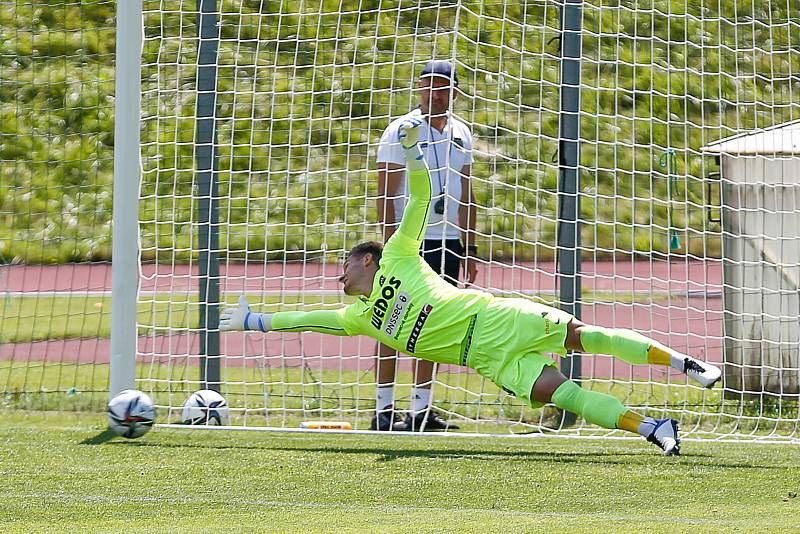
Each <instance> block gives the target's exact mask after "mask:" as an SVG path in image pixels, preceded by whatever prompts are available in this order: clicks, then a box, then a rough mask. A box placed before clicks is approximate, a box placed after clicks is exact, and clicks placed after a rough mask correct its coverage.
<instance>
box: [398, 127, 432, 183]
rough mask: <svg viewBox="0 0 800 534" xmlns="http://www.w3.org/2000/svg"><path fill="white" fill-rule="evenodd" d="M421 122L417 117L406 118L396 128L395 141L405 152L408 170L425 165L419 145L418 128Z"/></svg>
mask: <svg viewBox="0 0 800 534" xmlns="http://www.w3.org/2000/svg"><path fill="white" fill-rule="evenodd" d="M423 122H425V121H423V120H422V119H418V118H413V119H406V120H404V121H403V122H402V123H400V127H399V128H398V129H397V141H398V142H399V143H400V146H402V147H403V149H404V150H405V152H406V161H407V163H406V166H407V167H408V169H409V170H416V169H422V168H424V167H425V160H424V159H423V157H422V150H421V149H420V147H419V136H420V128H421V127H422V123H423Z"/></svg>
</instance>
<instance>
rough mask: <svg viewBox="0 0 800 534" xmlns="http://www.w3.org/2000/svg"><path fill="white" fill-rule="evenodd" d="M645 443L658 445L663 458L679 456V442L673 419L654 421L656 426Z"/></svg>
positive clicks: (676, 424)
mask: <svg viewBox="0 0 800 534" xmlns="http://www.w3.org/2000/svg"><path fill="white" fill-rule="evenodd" d="M647 441H649V442H650V443H655V444H656V445H658V446H659V447H660V448H661V450H662V451H664V456H679V455H680V453H681V440H680V438H679V437H678V422H677V421H676V420H674V419H656V426H655V427H654V428H653V431H652V432H650V435H649V436H647Z"/></svg>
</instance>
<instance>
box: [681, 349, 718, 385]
mask: <svg viewBox="0 0 800 534" xmlns="http://www.w3.org/2000/svg"><path fill="white" fill-rule="evenodd" d="M676 363H677V364H678V365H679V367H678V369H679V370H680V371H681V372H682V373H683V374H685V375H686V376H688V377H689V378H691V379H692V380H694V381H695V382H699V383H700V385H702V386H703V387H705V388H709V389H710V388H712V387H714V384H716V383H717V382H719V380H720V378H722V370H721V369H720V368H719V367H717V366H716V365H711V364H710V363H706V362H701V361H700V360H695V359H694V358H692V357H691V356H685V355H681V356H680V361H679V362H676Z"/></svg>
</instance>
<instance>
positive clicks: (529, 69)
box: [111, 0, 800, 441]
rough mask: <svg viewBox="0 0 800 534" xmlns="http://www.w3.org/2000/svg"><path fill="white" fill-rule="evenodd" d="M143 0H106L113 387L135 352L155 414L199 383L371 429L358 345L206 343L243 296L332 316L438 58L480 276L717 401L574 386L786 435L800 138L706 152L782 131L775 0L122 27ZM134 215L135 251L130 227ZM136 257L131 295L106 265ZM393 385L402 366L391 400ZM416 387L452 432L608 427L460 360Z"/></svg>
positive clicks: (789, 97)
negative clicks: (673, 362) (386, 149)
mask: <svg viewBox="0 0 800 534" xmlns="http://www.w3.org/2000/svg"><path fill="white" fill-rule="evenodd" d="M138 4H139V2H121V3H120V8H119V9H120V14H122V12H123V10H130V11H131V13H127V12H126V13H125V14H124V16H123V17H121V18H120V20H118V23H119V24H120V26H118V28H120V29H119V33H118V35H117V37H118V39H124V40H125V41H126V42H125V46H121V44H122V43H119V42H118V46H117V50H118V54H117V73H118V76H119V77H118V78H117V101H116V104H117V110H116V113H117V126H116V132H117V142H118V144H117V150H116V152H115V167H116V171H117V174H116V179H115V204H114V207H115V226H114V228H115V232H120V233H119V234H116V233H115V240H114V264H115V271H114V282H115V285H114V299H113V302H114V314H115V320H114V330H113V331H112V334H111V335H112V338H111V339H112V359H111V364H112V371H111V380H112V381H111V392H112V393H113V392H114V391H116V390H117V389H119V388H121V387H126V386H128V385H130V383H129V378H128V377H129V373H130V371H131V368H130V364H131V362H132V360H131V359H130V358H128V359H127V360H126V362H125V363H123V360H124V359H123V358H117V356H116V355H117V354H118V353H119V354H122V353H123V352H124V353H126V354H134V353H135V355H136V356H135V358H136V370H135V373H136V379H135V383H136V387H137V388H139V389H141V390H143V391H145V392H147V393H148V394H149V395H151V396H152V397H153V398H154V399H155V400H156V402H157V404H158V406H159V410H160V414H161V416H160V417H161V421H162V422H177V421H178V420H179V418H180V408H181V405H182V403H183V401H184V400H185V399H186V397H188V395H189V394H191V393H192V392H193V391H195V390H198V389H202V388H204V387H212V388H214V389H219V390H220V392H221V393H222V394H223V395H224V396H225V397H226V398H227V400H228V403H229V404H230V406H231V415H232V423H231V424H232V425H234V426H236V427H237V428H280V429H296V428H297V427H298V425H299V423H300V422H301V421H307V420H341V421H348V422H350V423H352V425H353V426H354V427H355V428H360V429H363V428H366V426H367V425H368V424H369V419H370V418H371V416H372V415H373V414H374V390H375V387H376V380H375V376H374V366H375V350H376V347H375V343H374V342H373V341H371V340H367V339H362V338H336V337H324V336H321V335H318V334H311V333H307V334H283V335H277V334H270V335H269V336H265V335H262V334H259V333H248V334H232V333H231V334H224V335H222V336H220V335H219V332H218V330H217V326H216V324H215V321H216V317H217V316H218V313H219V308H220V306H223V305H224V304H225V303H226V302H227V303H232V302H234V301H235V299H236V298H237V297H238V296H239V295H240V294H246V295H247V296H248V298H249V299H250V301H251V303H254V305H255V308H257V309H258V310H259V311H277V310H288V309H297V310H310V309H317V308H327V309H331V308H335V307H338V306H341V305H342V304H343V303H347V302H349V300H348V299H347V298H346V297H345V296H344V295H343V294H342V293H341V291H340V289H339V287H338V284H337V282H336V277H337V276H338V274H339V272H340V269H341V260H342V258H343V255H344V253H345V252H346V251H347V250H349V249H350V248H351V247H352V246H353V245H355V244H357V243H359V242H361V241H364V240H367V239H377V238H379V235H380V228H379V225H378V218H377V214H376V208H375V200H376V196H377V164H376V149H377V146H378V141H379V138H380V135H381V133H382V131H383V129H384V128H386V126H387V125H388V124H389V123H390V122H391V120H393V119H394V118H397V117H399V116H400V115H402V114H404V113H407V112H408V111H410V110H411V109H412V108H413V107H414V106H415V105H416V103H417V95H416V92H415V84H416V79H417V77H418V75H419V72H420V70H421V68H422V66H423V65H424V64H425V62H426V61H428V60H430V59H433V58H437V59H448V60H451V61H452V62H453V64H454V65H455V67H456V69H457V71H458V75H459V78H460V87H459V94H458V96H457V98H456V99H455V100H454V102H453V105H452V109H451V113H452V115H453V116H454V117H457V118H459V119H460V120H463V121H464V122H465V123H466V124H467V125H468V126H469V127H470V128H471V129H472V131H473V134H474V140H475V142H474V154H473V155H474V164H473V165H472V176H471V181H472V184H473V189H474V192H475V197H476V209H477V213H478V221H477V234H478V237H477V245H478V250H479V252H478V256H479V258H478V261H479V277H478V281H477V285H478V286H480V287H482V288H485V289H487V290H489V291H492V292H495V293H497V294H502V295H515V296H527V297H529V298H533V299H537V300H540V301H542V302H546V303H549V304H553V305H556V306H565V305H567V306H571V308H570V309H572V310H574V311H575V312H576V314H579V316H580V317H581V319H582V320H583V321H584V322H588V323H596V324H601V325H604V326H616V327H626V328H634V329H636V330H638V331H640V332H642V333H643V334H645V335H647V336H649V337H652V338H655V339H658V340H659V341H662V342H664V343H666V344H668V345H670V346H672V347H674V348H675V349H677V350H680V351H682V352H686V353H689V354H691V355H693V356H696V357H698V358H701V359H707V360H709V361H714V362H717V363H719V364H720V365H723V366H724V367H725V380H724V382H723V387H722V388H717V389H715V390H712V391H706V390H702V389H700V388H698V387H695V386H694V385H691V384H688V383H687V382H686V380H685V378H684V377H683V376H682V375H679V374H676V373H672V372H669V371H665V370H664V369H663V368H651V367H635V366H630V365H628V364H626V363H624V362H621V361H615V360H613V359H611V358H608V357H605V356H595V355H584V356H583V357H582V358H580V359H576V360H574V362H575V365H574V369H573V370H574V375H575V377H576V379H577V380H578V381H579V383H580V384H581V385H582V386H583V387H586V388H593V389H597V390H602V391H606V392H610V393H612V394H614V395H616V396H617V397H619V398H620V399H621V400H623V401H624V402H625V403H626V404H628V405H630V406H632V407H634V408H636V409H640V410H644V411H646V412H647V413H648V414H652V415H654V416H670V417H673V418H676V419H679V420H680V422H681V425H682V428H683V429H684V431H685V432H686V433H687V436H688V437H689V438H716V439H720V438H731V439H746V440H774V441H793V440H797V439H798V434H797V432H798V429H797V426H798V425H797V421H798V396H799V395H800V390H798V375H799V373H800V362H799V361H798V341H799V340H798V335H797V332H798V328H800V327H798V326H797V325H798V320H800V310H798V308H797V300H796V299H797V297H796V292H797V287H796V285H795V286H793V287H790V286H791V283H790V282H791V281H792V280H798V279H800V278H798V271H800V258H798V257H797V255H796V254H795V252H793V251H796V250H798V247H800V234H799V233H798V230H797V228H798V227H799V226H798V225H797V224H796V223H797V222H798V221H800V166H799V165H798V164H797V162H798V161H800V160H798V159H797V158H798V154H797V153H796V152H795V150H798V151H800V148H797V147H798V145H790V146H789V147H788V148H787V147H786V146H783V145H782V146H781V147H777V145H775V144H773V145H768V144H765V143H764V142H763V140H762V141H760V142H756V143H755V144H756V145H758V146H757V148H755V149H744V148H743V146H744V145H742V144H741V143H740V144H730V142H728V144H725V143H722V144H720V143H717V142H718V141H719V140H722V139H727V138H731V137H736V136H740V137H736V138H737V139H739V138H746V137H747V136H748V135H749V134H753V133H756V134H758V133H763V132H765V131H778V132H783V131H784V130H781V129H780V127H781V125H783V124H785V123H791V122H792V121H794V120H796V119H798V117H800V91H799V90H798V87H800V46H798V39H800V23H798V21H800V12H798V8H797V7H795V6H793V4H792V3H791V2H786V3H784V4H782V5H780V4H779V5H776V4H775V3H763V4H762V3H761V2H755V1H754V2H751V3H749V4H747V5H746V6H744V7H742V3H734V4H735V5H734V6H731V7H725V6H722V5H721V4H723V3H720V2H717V1H715V2H709V1H707V0H692V1H689V2H684V3H682V4H681V5H680V6H679V7H676V4H675V3H674V2H669V1H667V0H663V1H658V0H651V1H646V2H637V3H635V7H629V6H628V5H627V4H623V3H615V2H612V3H607V2H597V1H592V0H590V1H586V2H560V1H554V0H540V1H531V2H521V3H509V2H501V1H500V0H476V1H444V0H441V1H432V2H420V3H407V2H402V1H399V0H397V1H385V0H376V1H368V2H367V1H360V2H355V1H353V2H347V1H343V2H327V1H324V0H319V1H317V2H307V1H300V2H286V1H266V0H265V1H246V0H215V1H212V0H198V1H197V2H195V1H191V2H190V1H186V0H162V1H159V2H155V1H148V0H145V1H144V2H143V3H142V12H141V16H139V15H136V14H134V13H133V11H134V10H135V9H136V7H137V6H138ZM512 4H513V5H512ZM122 6H125V7H122ZM571 9H572V10H573V11H572V14H573V15H574V16H576V17H577V19H573V22H577V26H573V27H570V26H569V25H568V24H567V22H568V21H567V20H566V19H567V17H566V16H565V13H568V12H569V11H570V10H571ZM138 35H141V36H143V41H142V43H141V56H137V57H136V58H134V57H133V54H130V53H129V52H130V51H131V48H126V47H132V48H137V49H138V48H139V43H138V42H137V41H136V39H135V36H138ZM576 37H577V38H578V39H577V40H576V39H575V38H576ZM128 40H130V41H128ZM573 44H577V49H574V50H573V52H577V53H575V54H573V55H570V54H569V53H568V52H569V49H570V46H571V45H573ZM204 47H205V50H206V51H205V52H203V49H204ZM126 52H127V53H126ZM209 58H211V59H210V60H209ZM137 60H140V67H139V68H140V71H139V74H138V76H134V78H130V77H127V76H126V77H124V78H123V76H125V73H126V72H129V71H128V69H129V68H130V67H131V66H133V65H136V64H137ZM569 61H572V62H573V66H575V67H576V69H575V70H573V71H572V72H573V74H575V75H576V76H577V80H575V79H574V78H569V76H567V75H566V74H565V72H566V71H565V64H566V62H569ZM138 80H141V92H140V93H139V92H138V91H134V92H135V93H136V94H135V95H133V94H131V91H130V89H132V88H134V86H135V85H136V83H137V81H138ZM576 82H577V83H576ZM125 89H128V91H126V90H125ZM569 95H572V96H569ZM139 97H140V100H141V104H140V106H138V107H137V108H136V110H138V112H137V113H134V112H133V110H132V109H131V108H130V107H129V106H130V105H131V103H132V102H133V101H134V100H135V99H137V98H139ZM570 98H571V100H568V101H566V102H565V99H570ZM570 105H574V109H573V110H570V107H569V106H570ZM570 119H571V120H572V121H573V122H572V123H571V124H573V125H574V137H573V136H570V134H568V133H565V132H568V131H569V130H568V128H567V129H565V124H564V122H565V121H569V120H570ZM789 131H792V129H791V127H790V128H789ZM139 134H141V140H140V141H139V143H138V146H139V156H140V161H139V160H137V161H136V164H135V165H134V164H133V160H132V159H131V158H132V157H135V154H136V149H135V148H133V145H132V143H134V139H135V138H136V137H137V136H138V135H139ZM126 135H127V136H128V137H125V136H126ZM783 135H791V134H778V137H782V136H783ZM123 143H124V145H123ZM570 153H572V154H573V156H574V157H573V159H570V158H569V155H570ZM125 158H127V159H125ZM715 158H716V159H715ZM775 161H777V162H778V163H775ZM759 162H760V163H759ZM764 162H767V163H764ZM139 163H140V164H141V183H140V184H138V183H137V195H136V198H137V199H138V200H134V195H133V193H132V189H130V188H131V187H132V185H131V183H132V181H135V180H137V177H136V176H135V175H134V172H135V170H138V169H139ZM720 164H721V167H720ZM720 169H721V173H722V174H721V177H720V176H719V175H714V173H715V172H719V171H720ZM570 177H572V178H570ZM570 179H571V180H572V182H570V181H569V180H570ZM123 188H124V189H123ZM122 195H124V196H123V198H120V196H122ZM448 202H449V203H450V204H449V205H448V208H447V209H457V200H455V199H449V200H448ZM137 205H138V218H137V220H136V221H135V222H134V224H135V228H134V231H135V232H136V233H135V235H132V234H131V233H130V232H131V227H130V226H125V225H124V224H123V223H122V222H121V221H122V217H124V209H126V208H127V209H129V210H130V208H131V207H134V206H137ZM568 206H573V208H572V209H573V211H574V214H573V216H575V220H572V219H571V217H570V216H569V208H568ZM128 213H129V214H130V211H129V212H128ZM118 217H119V218H118ZM118 221H119V222H118ZM125 232H127V233H125ZM570 232H571V234H570ZM570 237H572V239H569V238H570ZM134 240H135V241H136V242H137V243H138V245H139V246H138V249H134V248H133V247H132V246H130V245H131V242H132V241H134ZM746 243H756V244H758V247H761V248H759V249H758V250H761V251H762V252H763V251H767V252H769V254H767V252H764V253H754V254H750V253H747V252H744V251H743V249H742V247H745V248H746ZM770 254H771V255H770ZM565 258H572V259H571V260H568V261H567V263H570V262H571V263H572V265H573V267H574V268H576V269H577V273H570V272H569V269H566V270H565V268H564V266H565ZM131 261H133V262H135V263H134V265H136V266H138V291H137V293H136V297H135V300H131V299H132V298H133V296H132V295H133V292H132V290H133V289H134V288H135V286H137V284H136V283H135V282H131V283H129V280H130V276H129V275H124V274H123V275H121V276H118V272H119V273H123V272H124V271H122V270H120V271H117V266H120V268H123V267H122V266H123V265H125V264H127V265H130V262H131ZM774 273H778V275H775V274H774ZM121 277H124V281H123V280H121V279H120V278H121ZM736 284H738V285H736ZM565 287H568V288H570V289H569V291H567V292H566V293H565ZM570 294H571V295H572V296H573V297H574V302H569V295H570ZM758 303H767V304H768V305H766V304H765V305H763V306H762V305H761V304H758ZM123 308H124V309H125V310H126V311H122V310H123ZM117 319H119V320H117ZM134 320H135V326H134V323H133V321H134ZM134 328H135V329H136V330H135V331H136V332H137V334H136V335H135V336H134V337H133V338H132V337H131V335H130V332H132V331H133V330H132V329H134ZM126 329H127V332H129V334H128V335H125V334H124V332H125V331H126ZM118 334H119V335H120V336H122V337H116V336H117V335H118ZM118 339H121V340H123V341H121V342H122V343H124V344H126V346H125V347H124V349H123V348H119V347H118V346H117V345H115V342H116V341H117V340H118ZM134 343H135V347H134V346H133V344H134ZM217 373H218V374H217ZM753 377H757V378H753ZM410 387H411V373H410V361H409V360H408V358H403V359H401V365H400V370H399V372H398V383H397V386H396V390H397V395H398V405H399V407H400V408H401V409H405V408H407V407H408V395H409V391H410ZM433 391H434V392H433V406H434V408H435V409H437V410H438V411H440V412H441V413H442V414H444V416H445V417H446V418H449V419H450V420H452V421H453V422H455V423H457V424H458V425H460V426H461V428H462V429H463V431H465V432H468V433H475V434H487V435H488V434H492V435H496V434H519V433H526V432H530V433H543V432H548V433H550V432H557V433H559V434H563V435H598V434H602V435H612V434H613V435H616V433H614V432H608V431H604V430H602V429H598V428H596V427H592V426H591V425H588V424H587V423H586V422H584V421H582V420H578V421H576V422H575V424H571V425H570V424H565V420H564V419H563V418H562V417H561V414H559V413H558V412H557V411H555V410H554V409H550V408H549V407H545V408H543V409H538V410H532V409H530V408H527V407H524V406H523V405H522V404H521V403H520V402H519V401H518V400H516V399H515V398H513V397H511V396H509V395H507V394H506V393H505V392H503V391H502V390H500V389H498V388H497V387H496V386H495V385H493V384H491V383H490V382H488V381H485V380H483V379H481V378H480V377H478V376H477V375H476V374H474V373H472V372H470V371H468V370H466V369H463V368H457V367H450V366H440V367H439V369H438V371H437V374H436V382H435V384H434V389H433Z"/></svg>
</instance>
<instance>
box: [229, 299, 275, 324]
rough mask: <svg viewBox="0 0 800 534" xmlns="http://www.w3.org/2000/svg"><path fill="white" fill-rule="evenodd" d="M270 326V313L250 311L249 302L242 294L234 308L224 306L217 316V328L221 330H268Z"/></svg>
mask: <svg viewBox="0 0 800 534" xmlns="http://www.w3.org/2000/svg"><path fill="white" fill-rule="evenodd" d="M271 326H272V314H271V313H253V312H251V311H250V303H248V302H247V297H245V296H244V295H242V296H240V297H239V305H238V306H237V307H236V308H226V309H225V310H224V311H223V312H222V315H220V317H219V329H220V331H221V332H230V331H234V330H260V331H261V332H269V331H270V329H271Z"/></svg>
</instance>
